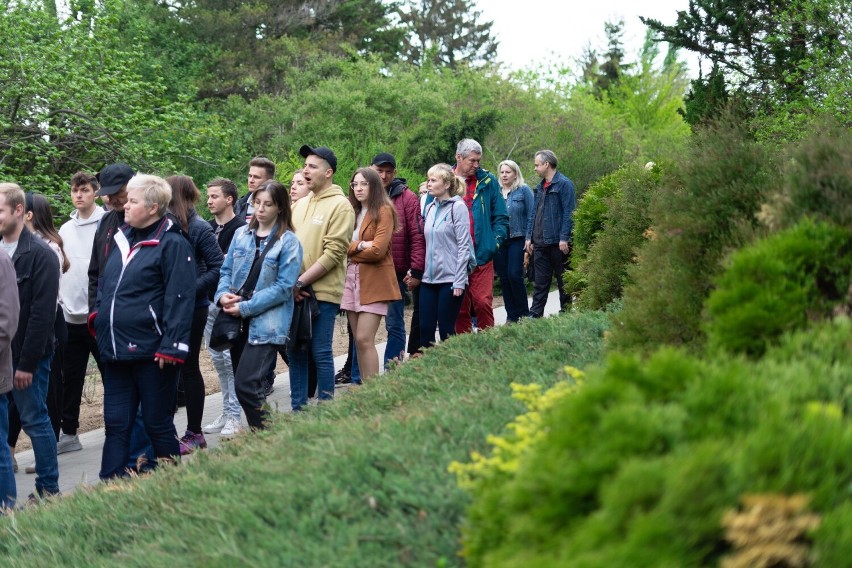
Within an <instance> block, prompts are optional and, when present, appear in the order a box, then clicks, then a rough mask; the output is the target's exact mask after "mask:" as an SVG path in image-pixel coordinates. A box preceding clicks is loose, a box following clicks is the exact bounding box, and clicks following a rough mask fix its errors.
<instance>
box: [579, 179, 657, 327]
mask: <svg viewBox="0 0 852 568" xmlns="http://www.w3.org/2000/svg"><path fill="white" fill-rule="evenodd" d="M607 177H608V178H612V179H613V180H614V181H615V183H617V184H618V190H617V191H616V192H615V193H613V194H612V195H610V196H609V197H608V198H606V199H604V200H603V201H604V202H605V206H606V216H605V218H604V219H603V224H602V229H601V230H600V231H599V232H598V233H597V234H596V235H595V239H594V241H593V242H592V243H591V244H590V246H589V249H588V251H587V252H586V254H585V255H584V256H583V257H582V258H581V259H580V260H579V262H577V264H576V268H575V270H574V272H575V273H576V274H578V275H580V277H581V278H582V281H583V282H584V284H585V290H583V291H582V293H580V299H579V306H580V307H581V308H587V309H593V310H597V309H600V308H603V307H604V306H606V305H607V304H609V303H610V302H612V301H613V300H615V299H616V298H619V297H621V291H622V289H623V287H624V284H625V279H626V278H627V267H628V266H630V265H631V264H633V262H634V260H635V257H636V251H637V250H638V249H639V247H640V246H641V245H642V243H643V242H644V240H645V237H644V235H645V232H646V231H647V229H648V227H649V226H650V224H651V220H650V218H649V214H648V207H649V205H650V203H651V197H652V196H653V194H654V193H655V192H656V191H657V190H658V189H659V186H660V183H661V178H662V171H661V169H660V167H659V166H653V167H651V168H646V167H640V166H638V165H632V166H626V167H624V168H622V169H621V170H619V171H618V172H616V173H615V174H613V175H612V176H607Z"/></svg>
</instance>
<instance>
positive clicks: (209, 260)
mask: <svg viewBox="0 0 852 568" xmlns="http://www.w3.org/2000/svg"><path fill="white" fill-rule="evenodd" d="M187 226H188V228H189V232H188V238H189V244H190V245H191V246H192V251H193V253H192V254H193V257H194V258H195V307H196V308H203V307H204V306H209V305H210V300H209V298H208V295H209V294H210V293H211V292H212V291H213V290H215V289H216V286H217V284H218V283H219V269H220V268H221V267H222V262H223V260H224V258H223V256H222V249H221V248H219V242H218V241H217V240H216V237H215V236H214V235H213V229H212V228H210V223H208V222H207V221H205V220H204V219H202V218H201V217H199V216H198V215H197V214H196V213H195V210H190V212H189V219H188V220H187Z"/></svg>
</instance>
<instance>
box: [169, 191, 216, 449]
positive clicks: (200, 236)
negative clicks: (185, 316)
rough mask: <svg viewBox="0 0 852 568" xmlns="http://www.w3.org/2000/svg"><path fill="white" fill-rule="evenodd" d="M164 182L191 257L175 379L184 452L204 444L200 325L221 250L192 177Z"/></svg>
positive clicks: (213, 286)
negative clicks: (190, 299) (191, 302)
mask: <svg viewBox="0 0 852 568" xmlns="http://www.w3.org/2000/svg"><path fill="white" fill-rule="evenodd" d="M166 182H168V184H169V185H170V186H171V188H172V200H171V202H170V203H169V211H170V212H171V213H172V215H174V216H175V218H176V219H177V221H178V223H179V224H180V226H181V229H183V231H184V233H185V234H186V235H187V236H188V238H189V244H190V245H191V246H192V254H193V257H194V258H195V273H196V279H195V311H194V312H193V315H192V329H191V331H190V334H189V355H188V356H187V359H186V362H185V363H184V364H183V366H182V367H181V370H180V377H181V378H180V380H179V382H178V384H180V383H183V390H184V401H185V403H186V433H185V434H184V435H183V437H182V438H181V439H180V453H181V455H186V454H188V453H191V452H192V451H193V450H195V449H196V448H206V447H207V440H205V439H204V434H203V433H202V432H201V420H202V418H203V417H204V377H202V376H201V368H200V367H199V363H198V357H199V354H200V353H201V340H202V339H203V337H204V326H205V325H207V311H208V307H209V306H210V299H209V294H210V293H212V292H213V291H214V290H215V289H216V285H217V284H218V283H219V269H220V268H221V267H222V249H220V248H219V243H218V242H217V240H216V236H215V235H214V234H213V229H212V227H210V223H208V222H206V221H204V220H203V219H201V218H200V217H199V216H198V215H197V214H196V212H195V203H196V202H197V201H198V197H199V195H200V193H199V191H198V188H197V187H196V186H195V183H193V181H192V178H190V177H188V176H170V177H167V178H166Z"/></svg>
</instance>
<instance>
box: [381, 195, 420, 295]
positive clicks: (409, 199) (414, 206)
mask: <svg viewBox="0 0 852 568" xmlns="http://www.w3.org/2000/svg"><path fill="white" fill-rule="evenodd" d="M388 197H390V199H391V201H392V202H393V206H394V207H395V208H396V215H397V217H399V226H400V229H399V231H397V232H395V233H394V234H393V241H392V243H393V244H392V245H391V252H392V253H393V265H394V269H395V270H396V274H397V278H402V277H403V276H405V273H406V272H408V271H409V270H411V276H413V277H414V278H417V279H418V280H420V279H421V278H422V277H423V262H424V258H425V255H426V239H425V238H424V237H423V216H422V215H421V213H420V200H419V199H418V198H417V196H416V195H414V193H412V192H411V190H410V189H408V186H406V185H405V180H404V179H402V178H396V179H394V180H393V181H392V182H391V184H390V185H389V186H388ZM368 240H369V239H368ZM398 287H399V286H397V288H398Z"/></svg>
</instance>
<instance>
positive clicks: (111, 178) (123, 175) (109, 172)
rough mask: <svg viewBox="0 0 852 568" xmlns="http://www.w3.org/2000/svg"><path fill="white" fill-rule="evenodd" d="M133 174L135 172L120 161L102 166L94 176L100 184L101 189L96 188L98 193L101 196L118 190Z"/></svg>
mask: <svg viewBox="0 0 852 568" xmlns="http://www.w3.org/2000/svg"><path fill="white" fill-rule="evenodd" d="M135 175H136V172H134V171H133V168H131V167H130V166H128V165H127V164H122V163H121V162H119V163H117V164H110V165H108V166H104V168H103V169H102V170H101V171H99V172H98V175H96V176H95V177H96V178H97V179H98V183H99V184H100V185H101V189H100V190H98V195H101V196H103V195H112V194H113V193H118V192H119V190H120V189H121V188H122V187H124V186H125V184H127V182H129V181H130V178H132V177H133V176H135Z"/></svg>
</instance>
